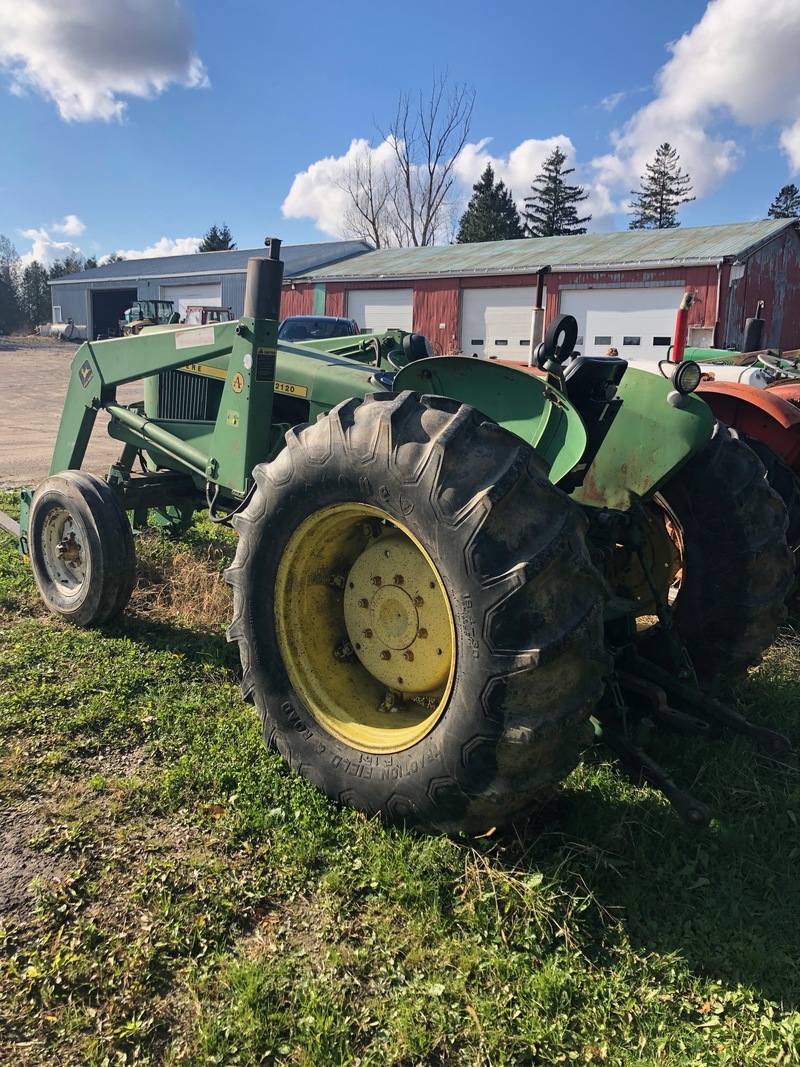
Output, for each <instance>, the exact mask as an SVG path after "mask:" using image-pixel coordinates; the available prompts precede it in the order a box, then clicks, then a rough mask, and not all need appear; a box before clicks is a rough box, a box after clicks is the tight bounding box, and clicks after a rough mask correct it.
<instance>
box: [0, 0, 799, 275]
mask: <svg viewBox="0 0 800 1067" xmlns="http://www.w3.org/2000/svg"><path fill="white" fill-rule="evenodd" d="M798 54H800V3H798V2H797V0H770V4H769V5H756V4H755V3H753V2H752V0H712V3H710V4H706V3H703V2H700V0H672V2H671V3H670V4H658V5H656V4H644V3H642V2H641V0H620V2H616V3H614V2H608V3H605V4H598V3H596V2H589V0H572V2H570V3H569V4H553V3H547V4H538V3H536V2H533V3H532V2H531V0H526V2H517V0H507V2H500V3H494V4H492V3H487V2H485V0H484V2H481V3H477V2H474V0H459V2H451V0H424V2H423V0H406V2H405V3H404V4H402V5H396V4H386V3H379V2H378V0H373V2H372V3H366V2H362V0H342V2H340V3H338V4H337V3H331V2H330V0H329V2H327V3H323V2H318V0H306V2H305V3H295V4H290V3H280V4H279V3H274V2H272V0H241V2H235V0H234V2H233V3H231V4H228V5H223V4H220V3H219V2H213V3H212V2H211V0H113V2H110V0H69V3H64V0H0V131H2V137H0V234H5V235H6V236H7V237H8V238H9V239H10V240H11V241H12V242H13V243H14V244H15V246H16V247H17V250H18V251H19V252H20V253H21V254H23V255H24V256H25V257H26V258H29V257H30V256H32V255H34V254H36V255H38V256H39V258H40V259H43V260H45V261H47V260H48V259H49V260H52V259H53V258H55V257H56V256H61V255H63V254H64V253H65V252H66V251H68V250H69V249H70V248H74V249H78V250H80V251H81V252H82V253H83V254H84V255H97V256H102V255H105V254H108V253H110V252H112V251H121V252H124V253H125V254H126V255H128V257H129V258H131V257H132V256H133V255H134V254H136V253H144V254H157V253H162V254H163V253H169V252H170V251H173V250H177V251H183V250H190V249H191V248H193V247H196V242H197V240H198V239H199V238H201V237H202V235H203V233H204V232H205V231H206V230H207V229H208V228H209V226H210V225H211V224H212V223H215V222H216V223H221V222H226V223H227V224H228V225H229V226H230V228H231V231H232V233H233V237H234V239H235V240H236V241H237V242H238V244H239V247H241V248H246V247H256V246H258V245H260V244H261V243H262V241H263V239H264V237H265V236H267V235H276V236H279V237H281V238H282V239H283V240H284V241H285V242H287V243H302V242H309V241H317V240H328V239H333V238H335V237H336V236H338V235H342V236H343V234H341V224H342V204H341V195H342V194H341V190H340V188H339V183H340V181H341V175H342V171H343V168H344V167H345V166H346V161H347V159H348V158H352V152H353V151H355V149H351V145H352V143H353V142H354V141H356V142H358V141H363V142H364V144H363V146H362V149H361V150H366V146H367V145H370V146H372V148H375V149H377V150H378V151H380V149H379V146H380V143H381V138H380V134H379V132H378V129H377V128H376V126H377V127H383V128H385V127H386V126H387V125H388V123H389V122H390V120H391V118H392V116H393V115H394V111H395V108H396V105H397V101H398V97H399V96H400V94H401V93H404V92H410V93H412V94H416V93H418V92H419V91H420V90H421V91H423V92H428V91H429V90H430V87H431V84H432V81H433V78H434V77H435V76H436V75H437V74H441V73H443V72H445V71H446V72H447V75H448V78H449V80H450V82H451V83H466V84H468V85H470V86H473V87H474V89H475V94H476V96H475V108H474V112H473V116H472V125H471V132H470V136H469V143H468V146H467V149H466V151H465V152H464V154H463V156H462V159H461V161H460V163H459V167H458V177H459V182H460V191H461V194H462V196H463V202H464V203H466V200H467V199H468V197H469V194H470V191H471V186H472V183H473V182H474V181H475V180H477V178H478V176H479V174H480V172H481V171H482V170H483V168H484V166H485V165H486V162H489V161H491V162H492V163H493V165H494V167H495V171H496V173H497V174H498V176H499V177H502V178H503V179H504V180H505V181H506V184H507V185H509V186H510V188H511V189H512V190H513V193H514V195H515V198H517V199H518V200H519V201H521V200H522V198H523V197H524V196H525V195H526V193H527V192H529V187H530V182H531V181H532V180H533V178H534V177H535V176H536V173H537V171H538V169H539V166H540V164H541V161H542V160H543V159H544V158H545V157H546V156H547V155H548V154H549V153H550V152H551V151H552V149H553V147H555V146H556V145H559V146H561V147H562V148H563V149H564V150H565V151H566V152H567V155H568V159H569V161H570V163H571V164H572V165H574V166H575V167H576V171H575V174H574V175H573V176H572V179H571V180H575V181H578V182H579V183H581V184H583V185H584V186H585V188H586V189H587V190H589V192H590V199H589V201H588V202H587V204H588V207H589V209H590V210H591V211H592V213H593V215H594V219H593V222H592V223H591V225H590V228H591V229H597V230H613V229H625V228H627V221H628V220H627V217H626V215H625V201H626V198H627V197H628V195H629V192H630V190H631V189H633V188H635V187H636V186H637V185H638V175H639V174H641V173H642V172H643V169H644V164H645V162H647V161H649V160H650V159H652V156H653V152H654V150H655V147H657V145H658V144H659V143H660V142H662V141H669V142H670V143H671V144H673V145H674V146H675V147H676V148H677V150H678V152H679V153H680V157H681V165H682V167H683V168H684V170H685V171H687V172H688V173H689V174H690V176H691V178H692V181H693V184H694V191H695V193H696V194H697V199H696V201H695V202H694V203H692V204H688V205H686V206H685V207H684V208H683V209H682V210H681V213H680V218H681V220H682V223H683V225H705V224H713V223H723V222H740V221H747V220H750V219H757V218H764V217H765V216H766V212H767V208H768V206H769V204H770V202H771V201H772V199H773V197H774V196H775V195H776V193H777V192H778V191H779V189H780V188H781V186H783V185H785V184H787V183H789V182H792V181H795V182H797V183H798V184H800V64H798V63H797V60H796V57H797V55H798ZM348 152H350V153H351V155H350V156H348ZM376 158H379V156H378V157H376ZM193 242H194V244H193Z"/></svg>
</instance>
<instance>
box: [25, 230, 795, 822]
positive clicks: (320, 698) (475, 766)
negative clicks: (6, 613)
mask: <svg viewBox="0 0 800 1067" xmlns="http://www.w3.org/2000/svg"><path fill="white" fill-rule="evenodd" d="M279 247H280V246H279V242H272V244H271V246H270V255H269V257H268V258H264V259H253V260H251V261H250V264H249V266H248V288H247V296H246V301H245V312H244V315H243V317H242V318H241V319H239V320H238V321H236V322H229V323H219V324H215V325H205V326H200V327H188V328H187V327H182V326H174V327H173V326H162V327H156V328H153V329H145V330H143V331H142V333H141V335H140V336H139V337H134V338H122V339H118V340H109V341H104V342H97V343H87V344H85V345H83V346H82V348H81V349H80V350H79V351H78V353H77V355H76V357H75V360H74V363H73V370H72V377H71V381H70V386H69V390H68V395H67V399H66V403H65V407H64V414H63V417H62V420H61V426H60V429H59V433H58V439H57V442H56V447H55V452H54V456H53V462H52V466H51V471H50V477H49V478H48V479H47V480H46V481H45V482H43V483H42V485H40V486H39V487H38V488H36V489H35V490H32V491H26V492H25V493H23V508H22V517H21V522H20V547H21V551H22V553H23V555H24V556H25V557H26V558H29V559H30V562H31V565H32V568H33V573H34V576H35V579H36V582H37V585H38V587H39V590H40V592H41V595H42V597H43V599H44V601H45V603H46V604H47V605H48V607H49V608H50V609H51V610H52V611H54V612H56V613H57V614H59V615H60V616H62V617H63V618H65V619H67V620H70V621H72V622H74V623H76V624H79V625H88V626H92V625H100V624H103V623H106V622H108V621H110V620H111V619H113V618H115V617H117V616H119V614H120V613H121V612H122V611H123V610H124V608H125V605H126V603H127V600H128V597H129V596H130V593H131V589H132V587H133V583H134V578H135V552H134V542H133V537H132V534H131V520H132V521H133V523H134V524H135V525H143V524H144V523H146V522H150V523H151V524H152V523H156V524H159V525H162V526H166V527H170V526H173V527H177V528H180V527H181V526H183V525H185V524H187V523H188V522H189V521H190V520H191V516H192V514H193V512H194V511H195V510H198V509H200V508H206V507H207V508H208V510H209V513H210V514H211V516H212V517H213V518H215V519H217V520H218V521H226V522H228V523H229V524H230V525H232V526H233V528H234V529H235V530H236V531H237V533H238V535H239V543H238V548H237V552H236V556H235V559H234V561H233V563H232V565H231V567H230V568H229V569H228V571H227V572H226V580H227V581H228V582H229V583H230V584H231V586H232V587H233V593H234V615H233V620H232V621H231V624H230V627H229V631H228V637H229V640H231V641H235V642H237V644H238V646H239V651H240V656H241V662H242V670H243V680H242V691H243V694H244V696H245V697H246V698H247V699H249V700H252V701H253V702H254V703H255V705H256V707H257V709H258V712H259V715H260V717H261V721H262V724H263V730H264V740H265V743H266V744H267V745H268V746H270V747H274V748H277V749H278V750H279V751H280V752H281V753H282V754H283V756H284V757H285V758H286V759H287V761H288V762H289V763H290V764H291V766H293V767H294V768H296V769H297V770H298V771H299V772H300V773H301V774H303V775H305V776H306V777H307V778H308V779H310V780H311V781H312V782H314V783H315V784H316V785H317V786H318V787H319V788H320V789H322V790H324V791H325V793H327V794H328V795H329V796H330V797H332V798H334V799H336V800H337V801H339V802H341V803H344V804H348V805H351V806H353V807H355V808H357V809H359V810H361V811H364V812H366V813H367V814H369V815H380V816H381V817H382V818H383V819H385V820H386V821H388V822H402V823H405V824H408V825H411V826H416V827H418V828H421V829H424V830H429V831H439V832H449V833H452V832H467V833H481V832H485V831H487V830H488V829H490V828H491V827H494V826H500V825H503V824H507V823H509V822H512V821H514V820H516V819H519V818H521V817H523V816H524V815H525V814H526V813H527V812H528V811H529V810H531V808H533V807H534V806H536V805H537V804H539V803H540V802H541V801H542V799H543V798H544V797H546V796H547V795H548V794H549V793H550V791H551V790H552V788H553V786H554V784H555V783H557V782H558V781H559V780H560V779H562V778H563V777H564V776H565V775H566V774H567V773H568V772H569V771H570V769H571V768H572V767H574V766H575V764H576V762H577V761H578V760H579V759H580V756H581V753H582V751H583V750H584V748H585V746H586V745H587V743H588V742H589V741H590V740H591V738H592V737H593V736H598V737H602V739H603V740H604V741H606V742H607V743H608V744H609V745H610V746H611V747H612V749H614V751H615V752H616V753H617V754H618V755H619V757H620V758H621V759H622V761H623V762H624V764H625V765H626V766H627V767H628V768H629V769H630V770H631V771H632V772H633V773H635V774H637V775H642V776H644V777H645V778H646V779H647V780H648V781H651V782H652V783H653V784H654V785H656V786H657V787H658V788H660V789H661V790H662V791H663V792H664V793H665V794H666V796H667V797H668V798H669V799H670V801H671V802H672V803H673V804H674V805H675V806H676V807H677V808H678V809H679V810H680V811H681V813H682V814H683V815H684V816H685V817H686V818H687V819H688V820H689V821H691V822H693V823H695V824H698V825H702V824H704V823H705V822H707V821H708V817H709V815H708V811H707V809H706V808H705V807H704V805H703V804H702V803H701V802H699V801H697V800H694V799H693V798H692V797H690V796H688V795H687V794H686V793H684V792H683V791H681V790H680V789H679V788H678V787H677V786H676V785H675V784H674V783H673V782H672V781H671V780H670V779H669V777H668V776H667V775H666V773H665V772H664V771H662V770H661V769H660V768H659V767H658V766H657V765H656V764H655V763H654V762H653V761H652V760H651V759H650V758H649V757H648V756H647V755H646V754H645V753H644V752H643V751H642V749H641V748H640V747H639V745H638V734H637V724H640V723H641V722H650V721H652V720H655V721H658V722H661V723H665V724H668V725H671V726H673V727H675V728H677V729H679V730H683V731H685V732H689V733H703V732H705V731H708V730H709V729H710V728H711V727H713V726H716V727H720V726H722V727H729V728H732V729H735V730H738V731H740V732H742V733H745V734H748V735H750V736H752V737H753V738H754V739H755V740H756V741H757V742H759V743H761V744H762V745H763V746H764V747H765V748H766V749H767V750H768V751H769V752H771V753H773V754H776V755H778V754H781V753H784V752H785V751H787V750H788V748H789V743H788V741H787V739H786V738H784V737H782V736H781V735H779V734H776V733H774V732H772V731H770V730H768V729H766V728H764V727H761V726H757V725H755V724H752V723H749V722H747V721H746V720H745V719H744V718H742V717H741V716H739V715H738V714H737V713H736V712H735V711H734V710H732V709H731V708H729V707H727V706H726V705H724V704H723V703H721V696H722V695H723V693H724V691H725V688H726V687H727V686H728V685H729V684H730V683H731V682H732V681H735V680H736V679H737V678H738V677H740V676H741V675H742V674H743V672H744V671H746V669H747V668H748V667H749V666H750V665H752V664H754V663H756V662H758V660H759V658H760V656H761V654H762V653H763V651H764V650H765V648H766V647H767V646H768V645H769V644H770V642H771V641H772V639H773V637H774V635H775V632H776V630H777V627H778V625H779V624H780V622H781V620H782V619H783V617H784V611H785V609H784V607H783V598H784V595H785V592H786V589H787V588H788V586H789V584H790V582H791V577H792V561H791V557H790V553H789V550H788V548H787V545H786V539H785V527H786V521H787V519H786V511H785V508H784V506H783V504H782V502H781V500H780V498H779V497H778V496H777V495H776V494H775V493H773V492H772V491H771V490H770V489H769V487H768V485H767V483H766V480H765V478H764V472H763V468H762V467H761V465H760V463H759V461H758V460H757V459H756V457H755V456H754V454H753V453H752V452H751V451H750V450H749V449H748V448H747V447H746V446H745V445H743V444H742V443H741V442H739V441H738V440H737V439H736V438H735V437H734V436H732V435H731V434H730V433H728V431H727V430H726V429H725V428H724V427H722V426H720V425H719V424H718V423H716V422H715V420H714V417H713V415H712V413H711V411H710V409H709V408H708V406H707V405H706V404H705V403H703V401H702V400H700V399H699V398H698V397H697V396H695V395H692V393H691V391H690V388H689V386H688V385H687V384H686V381H685V380H684V376H682V375H677V374H676V376H675V378H674V380H667V379H662V378H657V377H654V376H652V375H649V374H646V373H642V372H636V371H634V370H631V369H630V368H628V366H627V364H626V362H625V361H624V360H621V359H606V358H604V359H596V358H588V357H572V355H571V353H572V346H573V344H574V333H575V330H574V329H573V327H574V320H570V319H569V318H568V317H562V319H561V320H558V321H556V322H555V323H553V324H552V325H551V327H550V329H549V330H548V334H547V337H546V339H545V342H544V343H543V344H542V346H540V348H539V350H538V352H537V357H536V358H537V363H538V371H537V373H529V372H528V371H527V370H521V369H514V368H512V367H508V366H501V365H497V364H493V363H490V362H487V361H479V360H474V359H465V358H459V357H438V358H435V357H432V356H431V354H430V346H429V345H428V344H427V342H426V341H425V339H424V338H422V337H419V336H418V335H413V334H411V335H409V334H404V333H403V332H402V331H389V332H388V333H386V334H380V335H374V336H372V335H370V336H358V337H349V338H340V339H334V340H332V341H329V342H318V343H315V344H309V345H292V344H289V345H285V346H284V345H281V346H278V344H277V324H278V322H279V320H280V314H279V311H280V307H279V305H280V287H281V278H282V264H281V263H280V260H279V258H278V256H279ZM137 379H143V380H144V400H143V402H142V403H141V404H137V405H131V406H128V407H124V406H122V405H120V404H118V403H117V401H116V388H117V386H119V385H121V384H123V383H125V382H130V381H134V380H137ZM694 384H695V385H696V381H695V383H694ZM100 409H103V410H105V411H106V412H107V413H108V415H109V416H110V424H109V433H110V434H111V436H112V437H114V438H116V439H117V440H119V441H120V442H121V445H122V450H121V455H120V459H119V461H118V462H117V463H116V464H115V465H114V466H113V467H112V469H111V471H110V472H109V475H108V477H107V478H106V479H99V478H96V477H94V476H92V475H89V474H86V473H84V472H82V471H80V467H81V463H82V461H83V457H84V453H85V450H86V445H87V442H88V440H89V436H90V434H91V432H92V427H93V425H94V422H95V418H96V415H97V412H98V411H99V410H100Z"/></svg>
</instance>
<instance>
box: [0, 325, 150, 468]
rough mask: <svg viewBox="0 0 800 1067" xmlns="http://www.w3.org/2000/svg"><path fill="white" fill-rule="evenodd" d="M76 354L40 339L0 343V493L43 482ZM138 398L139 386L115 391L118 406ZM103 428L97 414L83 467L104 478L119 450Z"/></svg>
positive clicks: (104, 423) (70, 346) (69, 347)
mask: <svg viewBox="0 0 800 1067" xmlns="http://www.w3.org/2000/svg"><path fill="white" fill-rule="evenodd" d="M78 350H79V346H78V345H75V344H73V343H71V342H69V341H64V342H62V343H60V344H59V343H57V342H56V343H54V342H53V340H52V339H51V338H45V337H2V338H0V489H16V488H20V487H24V486H35V485H38V483H39V482H41V481H42V479H43V478H46V477H47V475H48V472H49V470H50V461H51V459H52V457H53V447H54V445H55V442H56V436H57V434H58V427H59V423H60V421H61V412H62V409H63V406H64V397H65V395H66V392H67V386H68V385H69V379H70V368H71V366H72V361H73V359H74V357H75V355H76V353H77V352H78ZM141 398H142V384H141V382H136V383H133V384H132V385H125V386H121V387H120V388H119V389H118V391H117V400H118V401H119V402H120V403H122V404H130V403H132V402H133V401H135V400H140V399H141ZM107 425H108V416H107V415H105V413H104V412H100V413H99V415H98V417H97V423H96V424H95V429H94V433H93V434H92V439H91V440H90V442H89V447H88V449H87V453H86V459H85V461H84V463H83V464H82V467H83V469H84V470H87V471H89V472H91V473H92V474H98V475H104V474H107V473H108V468H109V467H110V466H111V464H112V463H114V462H115V460H116V459H117V458H118V457H119V454H120V451H121V449H122V445H121V444H120V443H119V442H118V441H113V440H112V439H111V438H110V437H108V435H107V432H106V427H107Z"/></svg>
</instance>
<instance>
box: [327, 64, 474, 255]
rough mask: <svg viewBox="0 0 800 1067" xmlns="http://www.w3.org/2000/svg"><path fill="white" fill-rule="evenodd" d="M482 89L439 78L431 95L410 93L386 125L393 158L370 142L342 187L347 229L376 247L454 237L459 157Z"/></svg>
mask: <svg viewBox="0 0 800 1067" xmlns="http://www.w3.org/2000/svg"><path fill="white" fill-rule="evenodd" d="M474 102H475V90H474V89H472V88H471V87H469V86H467V85H458V84H457V85H454V86H452V88H451V87H449V86H448V81H447V74H446V73H445V74H442V75H439V76H437V77H436V78H435V79H434V82H433V86H432V88H431V91H430V94H429V96H428V97H427V98H426V97H425V95H424V94H423V93H421V92H420V93H419V96H418V97H417V98H412V95H411V94H410V93H404V94H403V95H402V96H401V97H400V99H399V101H398V103H397V110H396V112H395V116H394V119H393V120H392V122H391V123H390V125H389V126H388V128H387V129H386V130H383V129H381V127H380V126H378V127H377V128H378V132H379V134H380V136H381V138H382V139H383V142H384V143H385V144H386V145H387V146H388V152H387V153H386V157H387V158H383V156H381V157H379V156H378V155H377V153H376V150H375V149H374V148H371V147H369V146H365V147H364V150H363V153H362V154H360V155H358V156H356V158H355V159H354V160H353V162H352V163H351V164H350V166H349V168H348V170H347V171H346V173H345V176H344V177H343V179H342V181H341V182H340V183H339V188H340V189H343V190H344V191H345V192H346V193H347V197H348V207H347V209H346V211H345V214H344V219H343V227H342V230H343V232H344V233H346V234H347V235H348V236H352V237H362V238H364V239H366V240H368V241H371V242H372V243H373V244H374V245H375V247H376V248H382V247H383V248H385V247H397V248H403V247H407V246H409V245H417V246H420V245H432V244H435V243H436V241H437V240H441V239H443V238H444V239H445V240H446V239H448V238H449V237H451V236H452V233H453V229H454V226H455V219H456V214H457V207H458V205H457V204H456V202H455V197H454V196H453V185H454V182H455V164H456V160H457V159H458V156H459V154H460V152H461V150H462V149H463V147H464V145H465V144H466V142H467V137H468V136H469V130H470V122H471V119H472V108H473V105H474Z"/></svg>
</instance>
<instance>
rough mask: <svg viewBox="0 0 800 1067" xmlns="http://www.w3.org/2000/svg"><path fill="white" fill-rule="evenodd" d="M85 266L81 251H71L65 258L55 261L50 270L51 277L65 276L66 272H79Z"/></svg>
mask: <svg viewBox="0 0 800 1067" xmlns="http://www.w3.org/2000/svg"><path fill="white" fill-rule="evenodd" d="M83 268H84V261H83V256H82V255H81V254H80V252H69V253H68V254H67V255H66V256H65V257H64V258H63V259H57V260H55V261H54V263H53V265H52V267H51V268H50V271H49V277H50V278H63V277H64V276H65V275H66V274H78V273H79V272H80V271H82V270H83Z"/></svg>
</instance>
